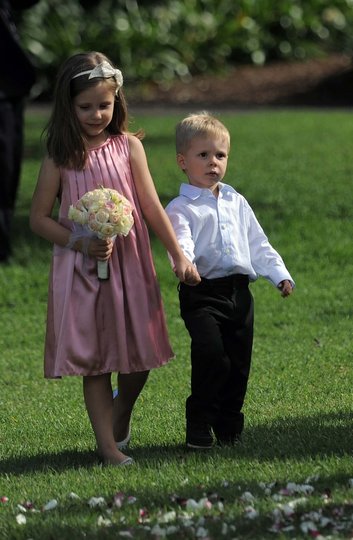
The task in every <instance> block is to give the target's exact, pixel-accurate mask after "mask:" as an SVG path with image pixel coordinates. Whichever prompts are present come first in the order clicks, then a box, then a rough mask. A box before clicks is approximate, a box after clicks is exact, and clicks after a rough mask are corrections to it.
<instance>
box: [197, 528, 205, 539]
mask: <svg viewBox="0 0 353 540" xmlns="http://www.w3.org/2000/svg"><path fill="white" fill-rule="evenodd" d="M195 536H196V538H207V537H208V530H207V529H205V528H204V527H199V528H198V529H197V531H196V533H195Z"/></svg>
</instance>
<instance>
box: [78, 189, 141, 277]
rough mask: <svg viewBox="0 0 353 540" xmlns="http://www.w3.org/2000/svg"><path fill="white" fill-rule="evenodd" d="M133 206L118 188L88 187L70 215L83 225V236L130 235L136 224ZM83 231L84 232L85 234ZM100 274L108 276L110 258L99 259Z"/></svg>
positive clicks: (110, 236) (107, 236) (109, 236)
mask: <svg viewBox="0 0 353 540" xmlns="http://www.w3.org/2000/svg"><path fill="white" fill-rule="evenodd" d="M132 210H133V207H132V205H131V204H130V202H129V201H128V200H127V199H126V198H125V197H124V196H123V195H121V194H120V193H118V192H117V191H115V189H110V188H105V187H100V188H98V189H94V190H92V191H87V193H85V194H84V195H83V196H82V197H81V198H80V199H79V200H78V201H77V203H76V204H74V205H71V206H70V208H69V212H68V217H69V219H71V220H72V221H74V222H75V223H78V224H79V225H81V227H82V228H81V234H80V232H77V233H76V234H75V236H76V240H77V239H78V238H79V237H80V236H81V237H82V236H96V237H98V238H115V237H116V235H118V234H119V235H122V236H127V235H128V234H129V232H130V229H131V227H132V226H133V224H134V218H133V216H132ZM82 232H83V234H82ZM98 277H99V278H100V279H108V277H109V274H108V262H107V261H98Z"/></svg>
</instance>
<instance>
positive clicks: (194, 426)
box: [186, 420, 213, 450]
mask: <svg viewBox="0 0 353 540" xmlns="http://www.w3.org/2000/svg"><path fill="white" fill-rule="evenodd" d="M186 446H187V447H188V448H195V449H199V450H204V449H207V448H212V446H213V435H212V431H211V426H210V425H209V424H207V423H206V422H195V421H192V420H187V422H186Z"/></svg>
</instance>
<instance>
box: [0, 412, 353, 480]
mask: <svg viewBox="0 0 353 540" xmlns="http://www.w3.org/2000/svg"><path fill="white" fill-rule="evenodd" d="M352 424H353V413H351V412H337V413H332V414H320V415H319V414H316V415H312V416H305V417H299V418H289V417H283V418H278V419H276V420H275V421H274V422H269V423H268V424H262V425H257V426H249V427H245V430H244V434H243V440H242V442H241V443H240V444H238V445H236V446H235V447H223V448H221V447H218V446H215V447H214V448H212V449H210V450H206V451H205V450H203V451H197V450H196V451H195V450H188V449H187V448H186V447H185V445H184V444H183V443H182V444H166V443H165V444H163V443H162V444H155V445H148V446H147V445H144V446H139V445H138V443H139V441H136V442H135V444H136V446H135V444H134V440H133V438H132V444H131V447H130V448H129V449H128V450H127V451H126V453H127V454H128V455H130V456H132V457H133V458H134V459H135V461H136V463H137V464H138V465H139V466H141V467H144V466H148V467H150V468H151V467H156V468H158V467H159V466H160V465H161V464H168V463H169V464H176V465H178V466H179V465H181V464H182V465H184V466H186V467H187V466H188V461H190V464H191V465H192V466H195V464H197V462H198V460H200V463H202V464H205V462H206V463H207V462H209V465H210V466H213V465H214V463H215V462H216V461H217V459H219V458H221V459H222V458H225V459H229V458H230V459H237V458H238V459H239V458H240V457H244V458H246V459H254V460H257V461H260V462H261V461H271V460H277V461H278V460H283V461H286V460H291V459H295V460H300V459H309V458H310V459H324V458H327V457H328V456H336V457H343V456H344V455H351V454H352V450H353V433H352ZM99 463H100V462H99V458H98V456H97V454H96V453H95V452H94V451H89V450H87V451H75V450H67V451H64V452H58V453H45V452H41V453H39V454H37V455H33V456H16V457H9V458H5V459H2V460H1V463H0V474H23V473H24V472H33V471H46V470H49V469H50V470H55V471H58V472H60V471H64V470H67V469H76V468H82V467H86V468H87V467H88V468H89V467H94V466H97V465H99Z"/></svg>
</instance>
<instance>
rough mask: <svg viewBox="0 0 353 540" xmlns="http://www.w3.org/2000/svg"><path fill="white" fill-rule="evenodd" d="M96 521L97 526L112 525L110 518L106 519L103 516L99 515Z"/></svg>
mask: <svg viewBox="0 0 353 540" xmlns="http://www.w3.org/2000/svg"><path fill="white" fill-rule="evenodd" d="M97 523H98V527H111V526H112V522H111V521H110V519H107V518H105V517H103V516H99V518H98V520H97Z"/></svg>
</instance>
